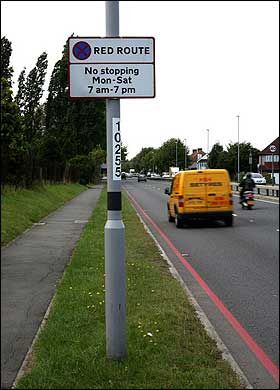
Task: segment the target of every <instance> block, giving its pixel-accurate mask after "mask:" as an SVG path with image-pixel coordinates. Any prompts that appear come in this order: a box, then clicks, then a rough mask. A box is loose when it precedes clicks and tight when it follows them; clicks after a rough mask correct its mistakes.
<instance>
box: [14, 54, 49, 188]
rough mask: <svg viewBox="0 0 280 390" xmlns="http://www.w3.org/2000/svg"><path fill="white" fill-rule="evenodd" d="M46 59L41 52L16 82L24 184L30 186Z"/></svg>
mask: <svg viewBox="0 0 280 390" xmlns="http://www.w3.org/2000/svg"><path fill="white" fill-rule="evenodd" d="M47 66H48V61H47V53H45V52H43V53H42V54H41V55H40V56H39V58H38V60H37V63H36V66H35V67H34V68H33V69H32V70H31V71H30V73H29V74H28V76H27V78H26V79H25V69H24V70H23V71H22V72H21V74H20V76H19V79H18V83H19V89H18V94H17V96H16V101H17V102H18V104H19V107H20V110H21V114H22V118H23V124H24V138H25V145H26V159H25V170H26V185H27V186H30V185H31V184H32V183H33V180H34V168H35V166H36V159H37V158H38V156H37V154H38V143H39V141H40V138H41V132H42V129H41V128H40V124H41V123H42V121H41V120H40V119H39V118H40V117H41V116H42V107H41V108H39V106H40V100H41V98H42V96H43V92H44V90H43V86H44V83H45V76H46V71H47Z"/></svg>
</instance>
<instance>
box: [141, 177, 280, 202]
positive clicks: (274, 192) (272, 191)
mask: <svg viewBox="0 0 280 390" xmlns="http://www.w3.org/2000/svg"><path fill="white" fill-rule="evenodd" d="M148 179H149V180H161V181H169V182H170V181H171V180H172V178H170V177H166V178H162V177H161V178H156V177H155V178H154V177H148ZM230 184H231V189H232V191H239V185H238V183H235V182H231V183H230ZM255 191H256V194H258V195H263V196H276V197H278V198H279V185H274V186H272V185H263V184H262V185H256V188H255Z"/></svg>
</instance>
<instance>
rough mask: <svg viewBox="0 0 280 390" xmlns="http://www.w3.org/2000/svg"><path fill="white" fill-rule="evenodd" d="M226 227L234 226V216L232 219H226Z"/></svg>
mask: <svg viewBox="0 0 280 390" xmlns="http://www.w3.org/2000/svg"><path fill="white" fill-rule="evenodd" d="M224 221H225V224H226V226H232V225H233V217H232V215H231V216H230V217H226V218H225V219H224Z"/></svg>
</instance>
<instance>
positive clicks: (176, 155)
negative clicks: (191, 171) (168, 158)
mask: <svg viewBox="0 0 280 390" xmlns="http://www.w3.org/2000/svg"><path fill="white" fill-rule="evenodd" d="M177 144H178V140H177V141H176V167H177V160H178V158H177Z"/></svg>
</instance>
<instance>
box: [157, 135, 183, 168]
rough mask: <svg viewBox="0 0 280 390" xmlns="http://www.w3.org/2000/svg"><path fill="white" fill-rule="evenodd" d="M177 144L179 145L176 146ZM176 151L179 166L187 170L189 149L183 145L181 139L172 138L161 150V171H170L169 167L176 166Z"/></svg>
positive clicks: (159, 153)
mask: <svg viewBox="0 0 280 390" xmlns="http://www.w3.org/2000/svg"><path fill="white" fill-rule="evenodd" d="M176 144H177V145H176ZM176 150H177V166H178V167H179V168H180V169H181V170H182V169H184V168H185V153H186V157H187V161H186V163H187V166H188V165H189V156H188V154H189V148H188V147H186V148H185V145H184V144H183V143H182V141H181V140H180V139H176V138H170V139H169V140H167V141H166V142H164V143H163V144H162V146H161V147H160V148H159V151H158V156H159V170H160V171H161V172H163V171H169V167H172V166H173V167H175V166H176Z"/></svg>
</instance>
